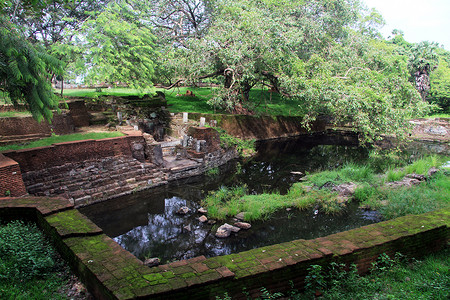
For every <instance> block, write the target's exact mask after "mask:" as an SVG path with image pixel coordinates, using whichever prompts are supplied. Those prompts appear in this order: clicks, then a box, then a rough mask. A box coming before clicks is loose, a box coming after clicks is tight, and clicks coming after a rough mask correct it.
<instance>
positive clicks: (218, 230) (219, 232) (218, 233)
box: [216, 227, 231, 238]
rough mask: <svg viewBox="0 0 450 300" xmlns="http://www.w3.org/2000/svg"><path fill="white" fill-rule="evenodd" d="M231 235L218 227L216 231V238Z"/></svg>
mask: <svg viewBox="0 0 450 300" xmlns="http://www.w3.org/2000/svg"><path fill="white" fill-rule="evenodd" d="M230 234H231V231H228V230H226V229H225V228H222V227H219V228H218V229H217V231H216V237H218V238H227V237H229V236H230Z"/></svg>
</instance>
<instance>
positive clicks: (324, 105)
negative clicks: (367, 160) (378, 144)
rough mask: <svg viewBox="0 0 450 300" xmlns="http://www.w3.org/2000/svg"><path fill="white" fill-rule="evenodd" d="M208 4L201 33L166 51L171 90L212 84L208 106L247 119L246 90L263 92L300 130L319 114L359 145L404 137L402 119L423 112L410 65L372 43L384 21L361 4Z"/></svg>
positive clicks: (317, 0) (394, 50) (395, 50)
mask: <svg viewBox="0 0 450 300" xmlns="http://www.w3.org/2000/svg"><path fill="white" fill-rule="evenodd" d="M187 2H189V1H187ZM199 3H200V2H199ZM214 4H215V6H214V8H213V9H212V10H211V11H210V14H211V15H212V17H210V18H208V22H209V24H208V26H206V27H205V28H207V30H203V31H202V34H200V35H197V36H196V37H197V38H196V39H195V38H191V39H188V40H185V42H184V43H183V46H180V44H177V43H174V44H171V48H170V47H168V48H165V49H166V50H165V51H168V52H165V54H164V56H165V58H164V61H163V62H162V63H163V64H164V65H166V66H167V68H171V69H173V70H174V72H173V73H174V74H175V75H174V77H173V78H172V79H170V80H169V81H170V82H173V81H176V79H177V78H178V79H179V80H181V81H184V82H185V83H192V84H195V83H196V82H197V81H198V80H208V81H210V82H214V83H218V84H219V87H218V88H217V89H214V90H212V92H213V95H212V97H211V98H210V99H209V103H210V104H211V105H212V106H214V107H220V108H222V109H225V110H227V111H229V112H232V113H244V114H248V113H254V112H255V107H254V106H253V105H251V104H249V99H250V95H251V90H252V89H253V88H255V87H257V86H264V89H265V88H266V86H267V87H271V88H272V90H273V91H275V92H276V94H278V96H277V97H279V95H282V100H283V101H286V102H290V103H294V105H295V106H296V108H295V109H292V110H291V111H290V112H289V114H296V115H304V114H306V118H304V123H305V124H306V125H309V124H310V123H311V122H312V121H313V120H315V119H316V118H318V117H319V116H322V115H327V116H330V117H332V118H333V121H334V123H335V124H347V123H350V124H352V126H353V127H354V130H355V131H357V132H359V133H361V139H362V140H364V141H367V142H372V141H373V140H375V139H378V138H379V136H380V135H381V134H392V135H394V134H395V135H397V136H399V137H400V136H403V134H404V133H405V132H406V131H407V129H408V127H407V123H406V122H405V120H406V119H408V118H411V117H415V116H418V115H421V114H424V113H427V111H428V109H429V107H428V105H427V104H426V103H420V95H419V94H418V92H417V90H415V88H414V86H413V85H412V84H411V83H410V82H409V81H408V79H409V77H410V72H409V70H408V68H407V65H408V64H407V62H408V56H407V55H405V53H399V52H400V51H399V49H401V45H398V44H393V43H391V44H389V43H386V42H385V41H383V40H381V39H379V38H378V33H377V28H378V27H379V25H381V24H382V23H383V20H382V17H381V16H380V15H379V13H377V12H376V11H367V10H365V9H364V8H363V7H362V6H361V5H360V3H359V1H348V0H338V1H332V2H330V1H326V0H314V1H306V2H305V1H290V2H286V1H283V2H274V1H233V2H231V1H225V0H224V1H221V0H218V1H215V2H214ZM167 49H171V50H167ZM261 98H263V97H261ZM280 98H281V97H280ZM262 101H263V99H259V101H258V102H260V103H261V102H262ZM265 104H266V103H265ZM263 106H267V105H263ZM261 111H264V110H263V109H261ZM266 113H267V111H266Z"/></svg>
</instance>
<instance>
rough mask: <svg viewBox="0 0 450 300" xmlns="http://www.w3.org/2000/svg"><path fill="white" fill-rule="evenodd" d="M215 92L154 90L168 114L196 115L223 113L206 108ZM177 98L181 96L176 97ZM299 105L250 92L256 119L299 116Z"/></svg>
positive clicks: (80, 92)
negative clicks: (161, 96)
mask: <svg viewBox="0 0 450 300" xmlns="http://www.w3.org/2000/svg"><path fill="white" fill-rule="evenodd" d="M214 89H215V88H206V87H203V88H192V87H181V88H174V89H171V90H166V89H161V88H158V89H155V90H156V91H162V92H164V93H165V95H166V99H167V103H168V105H169V110H170V111H171V112H174V113H177V112H197V113H208V114H212V113H226V112H225V111H223V110H221V109H220V108H218V107H214V106H212V105H210V104H208V100H209V99H210V98H211V97H212V95H213V93H214ZM187 90H190V91H192V92H193V93H194V94H195V97H191V96H183V95H184V94H185V93H186V91H187ZM149 92H150V93H151V92H153V91H151V90H150V91H139V90H134V89H126V88H111V89H102V92H96V90H95V89H66V90H64V96H69V97H92V98H97V97H99V96H108V95H113V96H130V95H143V94H146V93H149ZM177 94H179V95H181V96H177ZM300 104H301V103H300V102H299V101H296V100H292V99H284V98H283V97H281V96H280V95H279V94H276V93H269V92H268V91H267V89H266V88H264V89H261V88H259V89H258V88H255V89H252V90H251V91H250V101H249V103H248V108H249V109H251V110H252V111H254V112H255V113H256V114H257V115H270V116H302V115H304V112H303V111H302V110H301V108H300V106H299V105H300Z"/></svg>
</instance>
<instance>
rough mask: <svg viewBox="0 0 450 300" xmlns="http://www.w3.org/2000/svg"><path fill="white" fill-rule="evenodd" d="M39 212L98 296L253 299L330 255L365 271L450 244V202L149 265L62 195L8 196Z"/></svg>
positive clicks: (1, 202) (19, 212)
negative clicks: (317, 234)
mask: <svg viewBox="0 0 450 300" xmlns="http://www.w3.org/2000/svg"><path fill="white" fill-rule="evenodd" d="M25 215H26V216H28V217H30V218H33V219H34V220H35V221H37V223H38V224H39V225H40V226H41V227H42V228H43V229H44V231H45V232H46V234H47V235H48V236H49V237H50V239H51V240H52V241H53V243H54V244H55V245H56V247H57V248H58V250H59V252H60V253H61V255H62V256H63V257H64V258H65V259H66V260H67V261H68V262H69V264H70V266H71V268H72V270H73V271H74V272H75V273H76V274H77V275H78V276H79V277H80V279H81V280H82V281H83V282H84V284H85V285H86V286H87V288H88V290H89V291H90V292H91V293H92V294H93V295H94V296H95V297H96V298H98V299H149V298H151V299H214V298H215V297H216V296H219V297H223V295H224V293H225V292H227V293H228V294H229V295H230V296H232V297H233V299H247V298H246V295H243V294H242V288H243V287H245V288H246V289H247V292H248V293H249V294H250V295H251V296H252V297H256V296H258V295H259V293H260V289H261V287H265V288H267V289H268V290H269V291H271V292H277V291H284V290H287V289H290V288H291V286H290V282H292V283H293V285H294V287H295V288H297V289H302V288H303V287H304V281H305V276H306V275H307V272H308V271H307V270H308V268H309V267H310V266H311V265H313V264H319V265H327V264H329V263H331V262H337V263H344V264H347V265H350V264H353V263H354V264H356V266H357V268H358V271H359V272H360V273H361V274H363V273H365V272H367V270H368V268H369V267H370V266H371V264H372V262H374V261H376V259H377V258H378V257H379V256H380V255H381V254H383V253H386V254H387V255H390V256H392V255H394V254H395V253H396V252H400V253H402V254H404V255H407V256H408V257H420V256H422V255H425V254H429V253H431V252H433V251H438V250H440V249H443V248H444V247H446V245H447V242H448V241H449V238H450V230H449V225H450V210H448V209H443V210H440V211H435V212H430V213H427V214H422V215H409V216H405V217H400V218H397V219H394V220H390V221H385V222H380V223H377V224H372V225H369V226H365V227H361V228H357V229H353V230H350V231H346V232H340V233H336V234H333V235H329V236H326V237H321V238H317V239H313V240H295V241H291V242H286V243H281V244H277V245H271V246H266V247H262V248H256V249H252V250H249V251H245V252H241V253H235V254H231V255H225V256H218V257H212V258H205V257H204V256H200V257H196V258H192V259H189V260H182V261H176V262H171V263H169V264H165V265H160V266H158V267H153V268H149V267H146V266H145V265H144V264H143V263H142V262H141V261H140V260H138V259H137V258H136V257H134V256H133V255H131V254H130V253H129V252H127V251H125V250H124V249H123V248H121V247H120V246H119V245H118V244H117V243H116V242H114V241H113V240H112V239H111V238H109V237H108V236H106V235H105V234H104V233H103V232H102V230H101V229H100V228H98V227H97V226H96V225H95V224H93V223H92V221H90V220H89V219H87V218H86V217H85V216H84V215H82V214H81V213H80V212H78V211H77V210H75V209H73V206H71V205H70V203H68V202H67V201H64V200H63V199H55V198H53V199H49V198H24V199H21V198H2V199H0V216H1V217H2V218H3V217H6V218H9V219H11V218H13V217H15V216H17V217H19V216H21V217H23V216H25Z"/></svg>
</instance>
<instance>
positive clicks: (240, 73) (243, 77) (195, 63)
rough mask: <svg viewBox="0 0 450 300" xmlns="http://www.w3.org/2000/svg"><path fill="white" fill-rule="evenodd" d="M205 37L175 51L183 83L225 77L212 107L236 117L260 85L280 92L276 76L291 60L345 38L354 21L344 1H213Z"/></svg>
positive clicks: (247, 111) (246, 110) (246, 111)
mask: <svg viewBox="0 0 450 300" xmlns="http://www.w3.org/2000/svg"><path fill="white" fill-rule="evenodd" d="M214 4H215V6H214V7H215V8H214V10H213V11H212V17H211V19H212V20H213V22H212V23H211V24H210V26H209V28H208V31H207V33H206V34H205V35H204V36H202V37H200V38H199V39H191V40H189V41H188V43H186V44H187V46H186V49H180V48H179V47H176V48H175V49H174V52H176V53H177V54H178V55H176V56H174V57H177V58H179V57H180V56H184V59H182V60H181V61H179V62H180V67H179V68H178V70H180V72H179V73H178V74H183V72H184V74H183V75H184V78H182V79H181V80H183V81H188V82H189V81H191V82H193V81H196V80H199V79H206V78H211V77H221V78H222V80H223V81H222V82H223V89H221V90H219V91H218V93H217V95H216V96H215V97H213V99H212V100H211V103H212V104H214V105H219V106H222V107H224V108H226V109H228V110H229V111H231V112H234V113H250V111H249V110H248V109H247V108H246V107H245V104H246V102H247V100H248V95H249V91H250V90H251V88H252V87H254V86H255V85H256V84H258V83H261V84H265V85H270V86H273V87H274V88H275V89H276V90H279V83H278V75H277V74H278V73H284V72H289V70H288V69H289V63H290V61H291V60H292V59H291V57H300V58H308V57H309V56H310V55H311V54H312V53H315V52H316V51H319V50H320V49H322V48H323V47H325V46H326V45H328V44H329V42H330V41H332V40H333V39H339V38H342V37H343V36H345V34H346V32H345V30H344V29H343V27H344V26H345V25H346V24H347V23H349V22H351V21H352V20H354V19H355V18H356V14H355V13H354V12H353V11H352V9H351V7H352V5H353V4H352V3H350V2H349V1H344V0H337V1H324V0H314V1H309V2H308V4H304V2H303V1H281V2H279V1H268V0H266V1H226V0H219V1H215V3H214Z"/></svg>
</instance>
